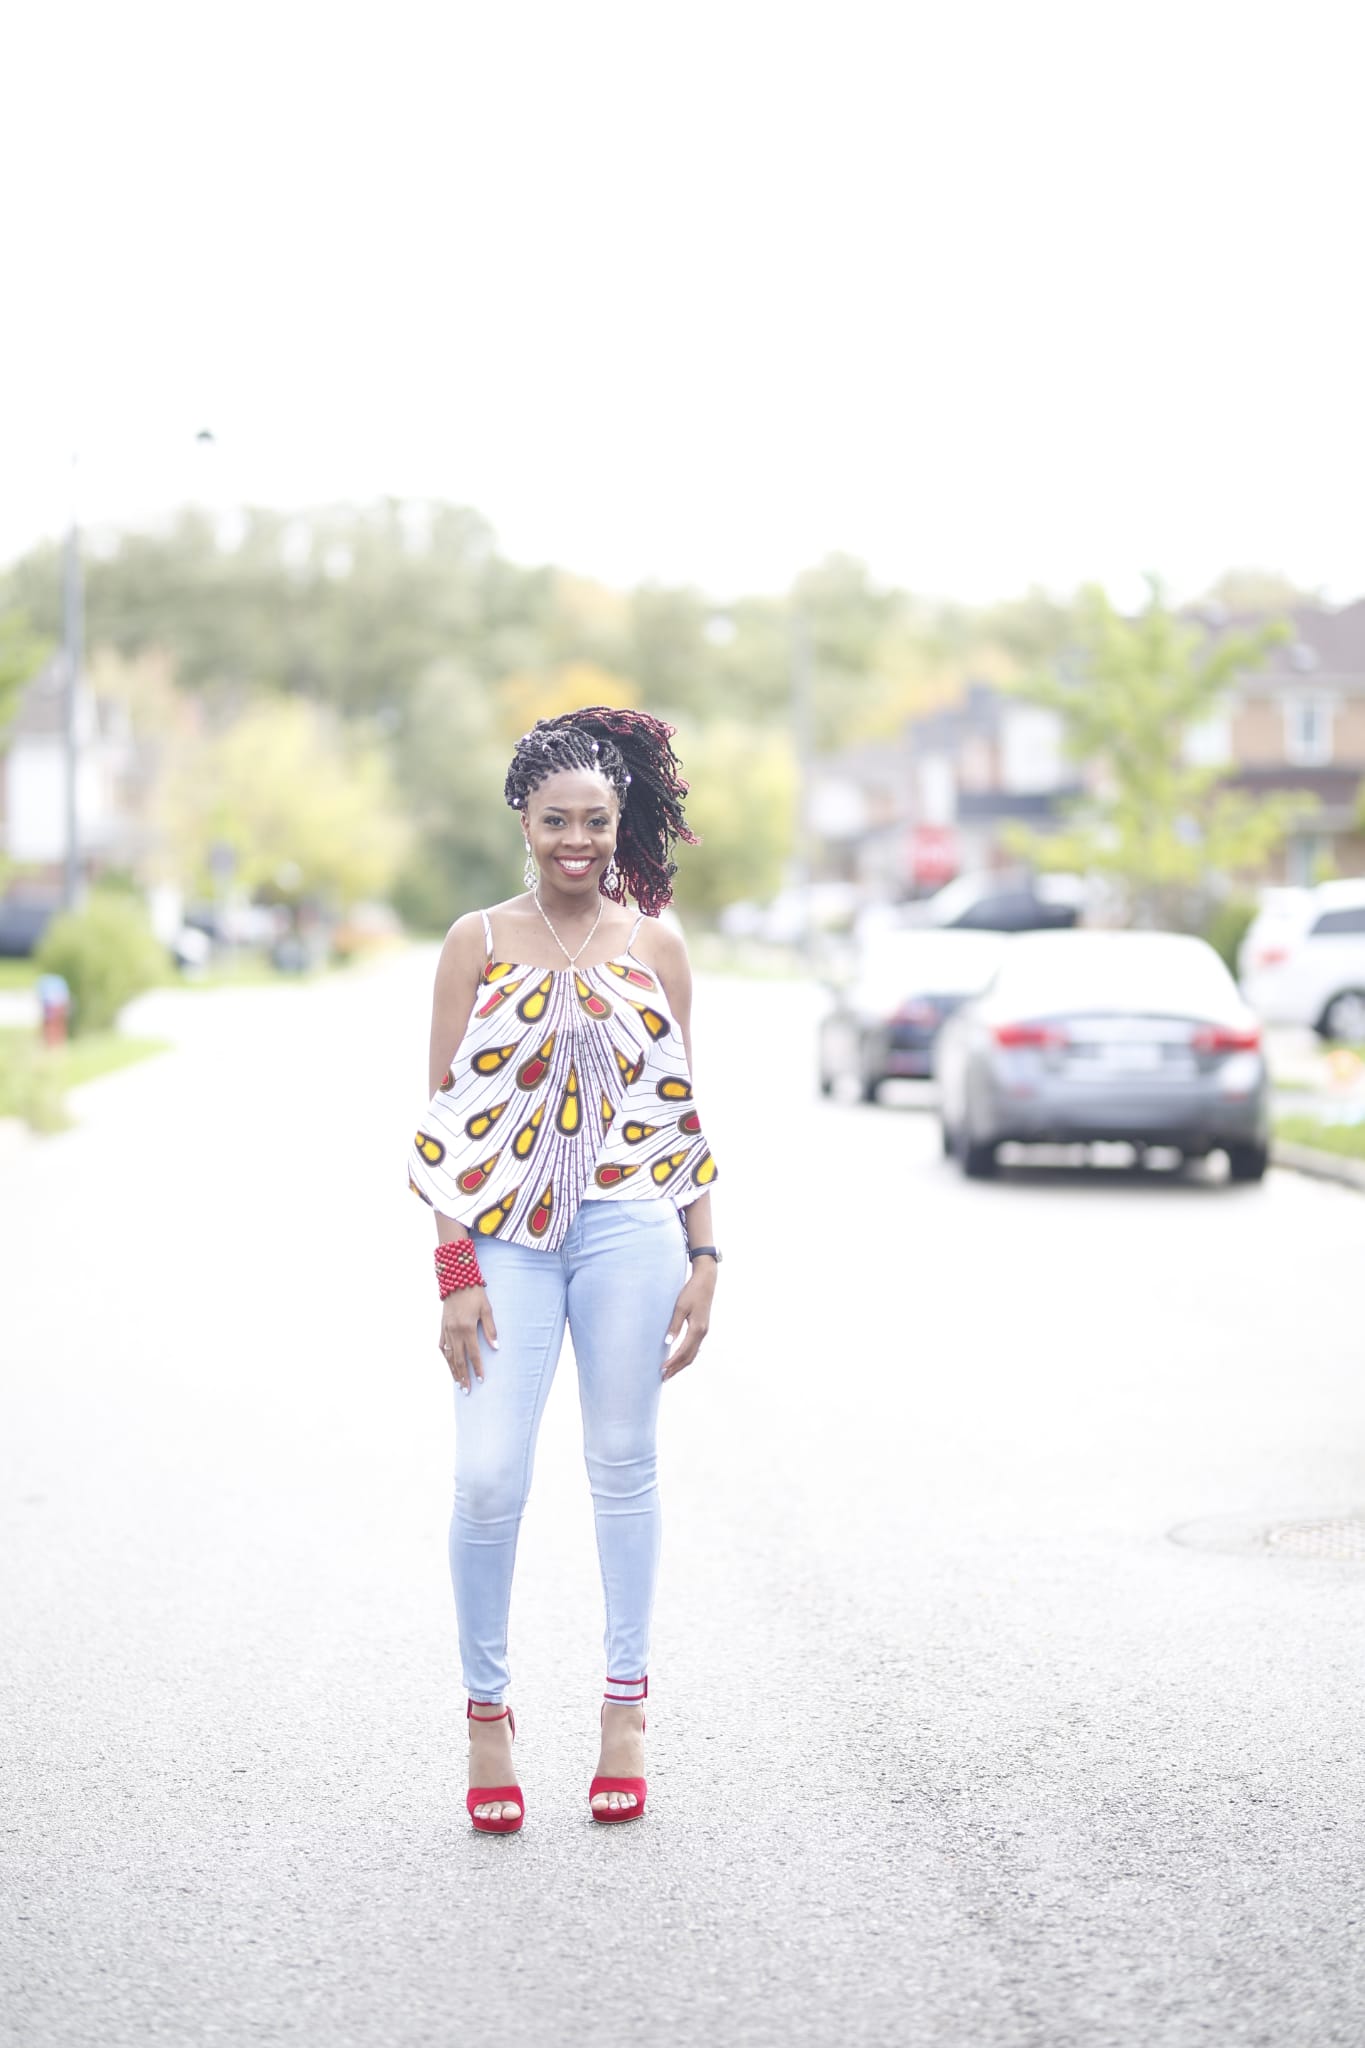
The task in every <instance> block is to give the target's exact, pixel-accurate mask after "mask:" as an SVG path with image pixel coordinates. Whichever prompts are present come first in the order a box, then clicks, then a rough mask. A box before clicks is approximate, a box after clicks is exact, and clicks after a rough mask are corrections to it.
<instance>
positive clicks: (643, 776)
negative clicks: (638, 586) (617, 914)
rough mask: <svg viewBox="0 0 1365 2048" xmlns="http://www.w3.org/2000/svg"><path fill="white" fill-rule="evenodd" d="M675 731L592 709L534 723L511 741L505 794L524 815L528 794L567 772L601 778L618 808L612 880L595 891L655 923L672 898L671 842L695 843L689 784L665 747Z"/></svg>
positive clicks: (636, 716)
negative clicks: (688, 813)
mask: <svg viewBox="0 0 1365 2048" xmlns="http://www.w3.org/2000/svg"><path fill="white" fill-rule="evenodd" d="M675 729H676V728H675V727H673V726H671V725H665V724H664V722H663V720H662V719H659V718H651V717H650V715H649V713H648V712H647V711H618V710H615V709H613V708H612V707H611V706H610V705H607V704H593V705H591V706H589V707H588V708H587V709H586V710H583V711H566V712H564V713H563V714H562V715H561V716H560V717H558V718H540V719H537V720H536V723H535V724H534V725H533V726H532V727H531V730H530V731H529V732H524V733H523V734H522V736H521V738H520V739H519V740H518V741H517V744H516V749H515V751H514V753H513V755H512V765H511V767H510V768H509V769H508V771H507V781H506V782H505V784H504V785H503V792H502V793H503V796H504V797H505V798H506V800H507V802H508V804H509V806H510V807H511V809H512V810H514V811H524V810H525V809H526V806H527V803H528V801H529V799H530V795H531V792H532V790H533V789H538V788H539V787H540V785H541V783H542V782H544V781H545V779H546V777H547V776H549V775H557V774H558V773H560V771H561V770H562V769H565V768H581V769H586V770H588V771H589V772H590V773H595V774H598V775H601V776H602V777H603V778H604V779H605V780H606V782H607V783H608V784H609V785H610V787H611V788H612V789H613V790H614V791H615V794H616V801H617V803H618V804H619V805H620V809H621V821H620V824H619V825H618V827H617V831H616V880H615V882H613V883H612V885H611V886H610V887H608V886H607V884H606V882H605V881H604V882H603V883H602V885H601V887H602V893H603V895H604V896H609V897H610V898H611V900H612V902H613V903H624V902H625V900H626V897H627V896H628V895H629V896H633V897H634V898H635V901H636V902H637V903H638V904H639V906H640V908H641V910H642V911H643V912H644V913H645V916H646V917H657V916H658V914H659V912H660V911H661V910H662V909H663V908H664V906H665V905H666V904H667V903H669V902H670V901H671V899H672V895H673V889H672V882H673V877H674V875H676V874H677V872H678V865H677V862H676V861H674V860H672V859H671V858H670V855H671V853H672V850H673V846H674V843H675V841H677V840H679V839H681V840H683V841H684V842H685V843H686V844H687V845H688V846H695V845H696V844H697V835H696V833H695V832H692V831H689V829H688V825H687V820H686V819H685V818H684V816H683V798H684V797H685V796H686V795H687V784H686V783H685V782H684V781H683V779H682V777H681V775H680V774H679V772H678V770H679V767H680V766H681V764H680V762H679V760H678V757H677V755H676V754H675V753H674V751H673V749H672V747H671V746H670V745H669V741H670V740H671V739H672V737H673V734H674V731H675Z"/></svg>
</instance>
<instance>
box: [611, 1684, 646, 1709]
mask: <svg viewBox="0 0 1365 2048" xmlns="http://www.w3.org/2000/svg"><path fill="white" fill-rule="evenodd" d="M602 1697H603V1699H604V1700H609V1701H610V1702H611V1704H612V1706H614V1707H639V1706H643V1704H644V1702H645V1701H646V1700H647V1699H648V1698H649V1680H648V1679H647V1678H608V1680H607V1689H606V1691H605V1692H604V1693H603V1695H602Z"/></svg>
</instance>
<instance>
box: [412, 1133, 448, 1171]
mask: <svg viewBox="0 0 1365 2048" xmlns="http://www.w3.org/2000/svg"><path fill="white" fill-rule="evenodd" d="M415 1143H416V1146H417V1150H418V1151H419V1152H420V1153H421V1155H422V1157H423V1159H425V1160H426V1162H427V1165H428V1166H439V1165H440V1163H441V1161H442V1160H443V1159H444V1158H445V1156H446V1148H445V1146H444V1145H443V1144H442V1143H441V1141H440V1139H439V1138H431V1137H428V1136H427V1133H426V1132H425V1131H419V1132H418V1133H417V1137H416V1140H415Z"/></svg>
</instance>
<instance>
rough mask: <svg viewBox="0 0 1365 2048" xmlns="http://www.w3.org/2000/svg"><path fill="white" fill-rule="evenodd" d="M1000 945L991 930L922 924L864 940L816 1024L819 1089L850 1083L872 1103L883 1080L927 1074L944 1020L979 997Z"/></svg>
mask: <svg viewBox="0 0 1365 2048" xmlns="http://www.w3.org/2000/svg"><path fill="white" fill-rule="evenodd" d="M1005 943H1006V941H1005V940H1004V939H1003V938H1002V937H1001V936H1000V935H999V934H998V933H994V932H972V931H928V930H924V929H922V928H921V929H918V930H911V931H888V932H882V933H880V934H879V935H878V936H877V938H875V939H873V940H870V941H868V942H867V943H866V944H865V945H864V948H863V951H862V954H861V956H860V959H859V963H858V969H857V973H856V974H855V976H854V979H853V980H852V982H851V983H850V984H849V986H848V987H847V988H844V989H841V990H840V991H839V992H838V993H837V995H836V997H835V1003H834V1008H833V1009H832V1010H831V1011H830V1013H829V1015H828V1016H827V1017H825V1019H824V1020H823V1022H822V1023H821V1026H820V1051H819V1074H818V1078H819V1084H820V1092H821V1094H823V1095H831V1094H833V1092H834V1090H835V1088H836V1087H838V1086H839V1084H840V1083H841V1082H848V1083H851V1084H852V1085H853V1087H855V1088H856V1090H857V1092H858V1094H859V1095H860V1096H861V1097H862V1099H863V1101H864V1102H875V1101H876V1099H877V1091H878V1090H879V1089H880V1087H881V1085H882V1082H883V1081H890V1080H896V1079H904V1080H923V1079H926V1078H927V1077H928V1076H929V1075H930V1074H932V1073H933V1070H934V1040H935V1039H936V1038H937V1037H938V1034H939V1030H940V1027H941V1026H942V1024H943V1022H944V1020H945V1018H947V1017H950V1016H951V1015H952V1013H953V1011H954V1010H955V1009H957V1007H958V1005H959V1004H960V1003H964V1002H966V1001H967V1000H968V999H969V998H970V997H972V996H975V995H979V994H980V992H981V990H982V989H983V988H984V987H985V985H986V983H987V982H988V981H989V980H990V978H991V976H992V974H993V973H994V972H995V969H996V965H997V963H998V961H999V959H1000V954H1001V951H1002V949H1003V947H1004V945H1005Z"/></svg>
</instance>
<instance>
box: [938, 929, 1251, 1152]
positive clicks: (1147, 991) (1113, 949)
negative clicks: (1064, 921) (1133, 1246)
mask: <svg viewBox="0 0 1365 2048" xmlns="http://www.w3.org/2000/svg"><path fill="white" fill-rule="evenodd" d="M936 1073H937V1078H938V1084H939V1113H940V1116H941V1119H942V1124H943V1142H944V1147H945V1149H946V1150H948V1151H950V1152H952V1153H954V1154H956V1156H957V1158H958V1159H959V1161H960V1162H961V1165H962V1169H963V1171H964V1172H965V1173H968V1174H971V1175H973V1176H979V1175H984V1174H989V1173H993V1172H994V1171H995V1166H996V1155H997V1148H998V1147H999V1146H1001V1145H1003V1144H1005V1143H1007V1142H1009V1141H1014V1142H1016V1143H1022V1144H1043V1143H1047V1144H1074V1143H1091V1142H1097V1141H1103V1140H1112V1139H1122V1140H1125V1141H1127V1142H1128V1143H1129V1144H1131V1145H1134V1146H1135V1147H1137V1149H1138V1151H1139V1153H1141V1152H1142V1151H1144V1150H1145V1149H1146V1148H1147V1147H1148V1146H1163V1147H1168V1146H1169V1147H1174V1148H1175V1149H1176V1150H1178V1151H1179V1152H1181V1153H1183V1154H1184V1155H1185V1157H1187V1158H1202V1157H1204V1156H1205V1155H1206V1154H1207V1153H1209V1152H1212V1151H1214V1150H1221V1151H1224V1152H1226V1154H1227V1157H1228V1164H1229V1168H1230V1171H1231V1175H1232V1178H1233V1179H1234V1180H1243V1181H1250V1180H1260V1178H1261V1176H1262V1175H1263V1174H1264V1172H1265V1169H1266V1161H1267V1157H1268V1142H1269V1141H1268V1118H1269V1087H1268V1082H1267V1075H1266V1064H1265V1058H1264V1055H1263V1053H1262V1050H1261V1033H1260V1026H1259V1024H1258V1023H1257V1020H1256V1018H1255V1016H1254V1014H1253V1013H1252V1011H1251V1010H1249V1009H1248V1008H1247V1006H1246V1004H1245V1003H1244V1002H1243V1001H1242V998H1241V996H1240V995H1239V994H1238V992H1237V987H1236V984H1235V983H1234V981H1233V979H1232V976H1231V975H1230V974H1229V973H1228V970H1227V968H1226V967H1225V966H1224V965H1223V963H1222V961H1221V960H1220V959H1219V957H1218V955H1217V954H1216V953H1215V952H1214V950H1213V948H1212V947H1211V946H1208V945H1205V943H1204V941H1203V940H1202V939H1194V938H1186V937H1183V936H1181V935H1178V934H1176V933H1173V932H1090V931H1081V932H1077V931H1070V932H1029V933H1025V934H1023V935H1021V936H1020V937H1019V938H1015V939H1011V940H1010V941H1009V942H1008V945H1007V946H1006V949H1005V952H1004V954H1003V956H1002V959H1001V964H1000V967H999V970H998V971H997V973H996V975H995V978H994V980H993V981H992V982H991V984H990V986H989V987H988V988H987V989H986V990H985V992H984V993H983V994H982V995H981V996H979V997H978V998H977V1000H976V1001H975V1002H972V1003H968V1004H967V1005H965V1006H964V1007H963V1008H962V1009H960V1010H958V1011H957V1012H956V1014H955V1015H954V1016H952V1017H950V1018H949V1020H948V1021H947V1023H946V1024H945V1025H944V1027H943V1031H942V1033H941V1034H940V1037H939V1040H938V1045H937V1056H936Z"/></svg>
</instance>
